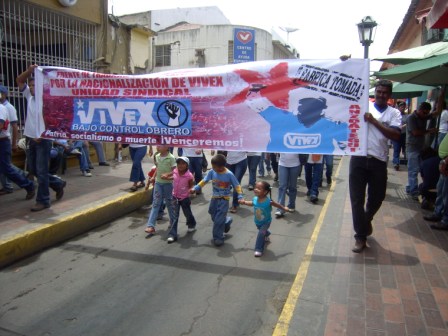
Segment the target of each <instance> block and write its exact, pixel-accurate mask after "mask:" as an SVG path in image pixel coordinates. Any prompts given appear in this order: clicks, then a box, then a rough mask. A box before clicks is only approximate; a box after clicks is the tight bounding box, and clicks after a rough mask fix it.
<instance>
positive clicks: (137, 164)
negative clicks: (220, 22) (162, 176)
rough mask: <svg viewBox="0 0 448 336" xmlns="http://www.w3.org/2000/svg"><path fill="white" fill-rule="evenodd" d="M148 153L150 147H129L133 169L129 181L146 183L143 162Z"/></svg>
mask: <svg viewBox="0 0 448 336" xmlns="http://www.w3.org/2000/svg"><path fill="white" fill-rule="evenodd" d="M147 151H148V147H147V146H144V147H129V154H130V155H131V160H132V168H131V177H130V178H129V181H131V182H135V183H137V182H144V181H145V174H144V173H143V167H142V161H143V159H144V157H145V155H146V152H147Z"/></svg>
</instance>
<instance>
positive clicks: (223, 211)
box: [208, 198, 232, 240]
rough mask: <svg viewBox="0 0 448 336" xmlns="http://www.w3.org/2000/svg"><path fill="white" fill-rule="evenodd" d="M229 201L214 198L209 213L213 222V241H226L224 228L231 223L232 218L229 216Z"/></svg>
mask: <svg viewBox="0 0 448 336" xmlns="http://www.w3.org/2000/svg"><path fill="white" fill-rule="evenodd" d="M227 211H229V201H228V200H226V199H224V198H212V199H211V200H210V205H209V208H208V213H209V214H210V216H211V217H212V221H213V240H224V228H225V226H226V224H228V223H230V221H231V220H232V217H228V216H227Z"/></svg>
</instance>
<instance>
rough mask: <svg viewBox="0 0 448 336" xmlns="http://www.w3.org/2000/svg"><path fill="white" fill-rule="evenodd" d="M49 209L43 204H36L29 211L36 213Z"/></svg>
mask: <svg viewBox="0 0 448 336" xmlns="http://www.w3.org/2000/svg"><path fill="white" fill-rule="evenodd" d="M49 207H50V204H43V203H36V204H35V205H34V206H33V207H32V208H31V211H33V212H37V211H41V210H44V209H48V208H49Z"/></svg>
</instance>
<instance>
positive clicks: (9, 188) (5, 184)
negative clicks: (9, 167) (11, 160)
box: [0, 166, 15, 192]
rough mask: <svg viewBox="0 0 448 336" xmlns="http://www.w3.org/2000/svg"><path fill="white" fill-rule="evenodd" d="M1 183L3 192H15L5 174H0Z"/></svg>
mask: <svg viewBox="0 0 448 336" xmlns="http://www.w3.org/2000/svg"><path fill="white" fill-rule="evenodd" d="M14 167H15V166H14ZM0 183H1V185H2V189H3V190H6V191H10V192H12V191H13V190H14V188H13V186H12V182H11V180H10V179H9V178H7V177H6V176H5V174H3V173H2V174H0Z"/></svg>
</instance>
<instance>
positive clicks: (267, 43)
mask: <svg viewBox="0 0 448 336" xmlns="http://www.w3.org/2000/svg"><path fill="white" fill-rule="evenodd" d="M235 28H248V29H254V30H255V44H256V48H257V53H256V57H257V58H256V60H257V61H261V60H269V59H273V45H272V38H271V34H270V33H268V32H267V31H265V30H262V29H258V28H253V27H245V26H232V25H209V26H202V27H200V28H196V29H190V30H179V31H173V32H159V33H158V36H157V37H155V41H154V44H155V46H157V45H164V44H172V43H174V42H176V41H180V44H179V45H178V44H174V45H172V49H171V67H156V68H155V69H154V72H159V71H166V70H172V69H182V68H195V67H198V64H197V63H198V60H197V57H196V56H195V53H196V49H205V51H204V52H205V66H206V67H211V66H217V65H224V64H229V49H228V48H229V47H228V45H229V41H232V40H233V30H234V29H235Z"/></svg>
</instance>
